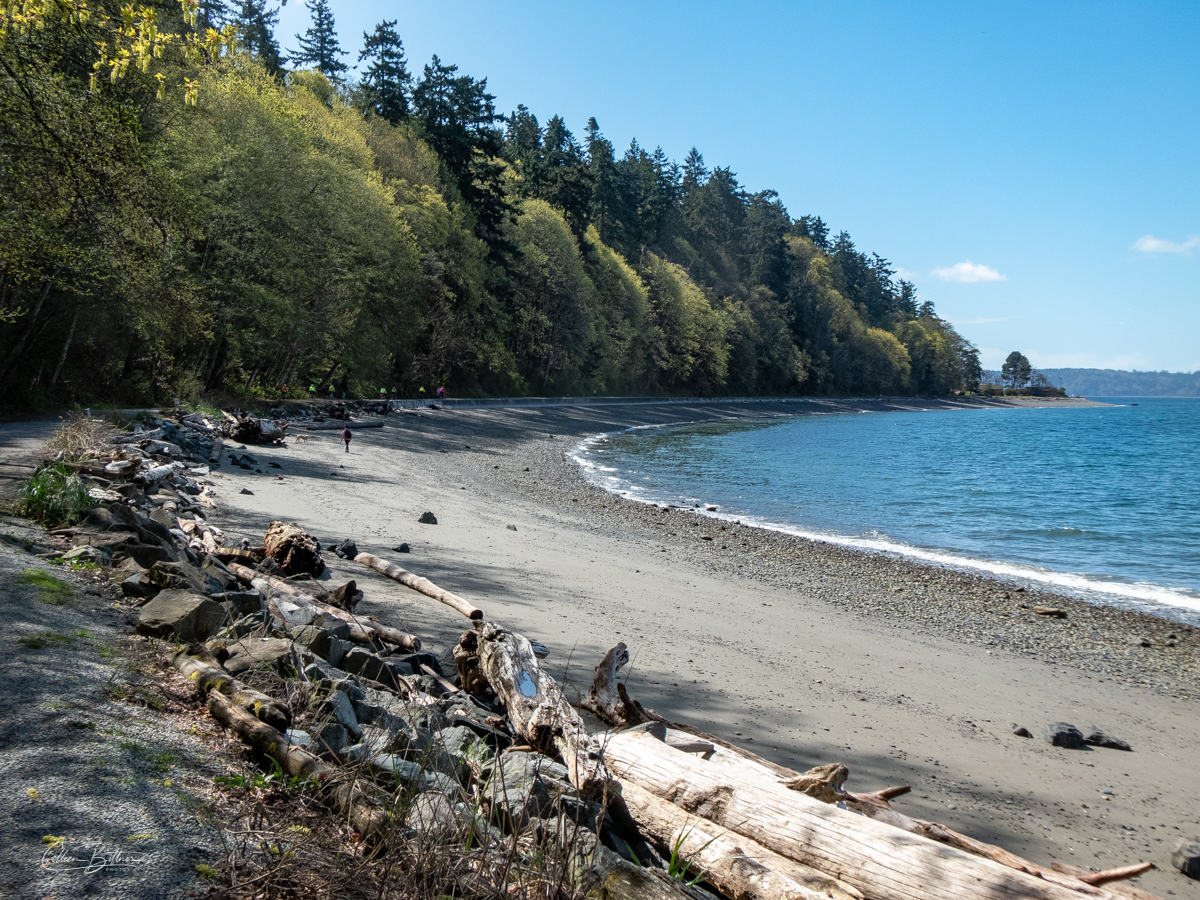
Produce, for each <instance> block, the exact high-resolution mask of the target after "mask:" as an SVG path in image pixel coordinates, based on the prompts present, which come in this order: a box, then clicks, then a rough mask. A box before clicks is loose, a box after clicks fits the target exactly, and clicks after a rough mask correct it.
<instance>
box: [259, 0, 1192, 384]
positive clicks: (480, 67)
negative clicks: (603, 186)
mask: <svg viewBox="0 0 1200 900" xmlns="http://www.w3.org/2000/svg"><path fill="white" fill-rule="evenodd" d="M330 5H331V7H332V9H333V11H334V15H335V17H336V21H337V27H338V32H339V34H340V36H341V41H342V46H343V47H346V48H347V49H349V50H351V51H352V56H350V57H348V59H347V61H348V62H350V63H352V64H353V63H354V62H355V61H356V60H357V55H358V50H359V48H360V47H361V43H362V33H363V31H364V30H368V29H373V28H374V25H375V23H376V22H378V21H380V20H381V19H384V18H387V19H398V20H399V24H398V26H397V27H398V29H399V31H400V34H401V36H402V37H403V39H404V43H405V48H406V50H407V53H408V57H409V62H410V68H411V69H413V70H414V71H415V72H418V73H419V71H420V69H421V67H422V66H423V65H424V64H425V63H426V62H428V60H429V57H430V56H431V54H433V53H437V54H438V55H439V56H440V57H441V58H442V60H443V62H446V63H454V64H457V65H458V66H459V67H460V69H461V70H462V71H463V72H466V73H469V74H471V75H473V76H475V77H484V76H486V77H487V78H488V87H489V89H490V90H491V91H492V93H494V94H495V95H496V97H497V105H498V106H499V108H500V109H501V110H502V111H504V112H509V111H511V110H512V109H513V108H515V107H516V105H517V104H518V103H524V104H525V105H526V106H528V107H529V108H530V109H531V110H532V111H533V112H534V113H535V114H536V115H537V116H538V118H539V119H541V120H542V121H545V120H546V119H548V118H549V117H550V116H551V115H553V114H555V113H558V114H560V115H562V116H563V117H564V118H565V119H566V120H567V124H568V125H569V127H571V128H572V130H574V131H575V133H576V134H577V135H579V134H581V133H582V131H583V127H584V124H585V123H586V121H587V118H588V116H593V115H594V116H595V117H596V118H597V120H598V121H599V123H600V126H601V129H602V130H603V132H604V133H605V135H606V136H607V137H608V138H609V139H610V140H612V141H613V143H614V144H615V145H616V146H617V147H618V148H623V147H625V146H627V145H628V143H629V140H630V139H631V138H633V137H636V138H637V139H638V140H639V141H640V142H641V143H642V144H643V145H646V146H649V147H654V146H662V148H663V149H664V150H665V151H666V152H667V154H668V155H669V156H671V157H673V158H675V159H677V160H682V159H683V157H684V155H685V154H686V153H687V151H688V150H689V148H691V147H692V146H693V145H694V146H696V147H697V148H699V150H700V151H701V152H702V153H703V154H704V158H705V161H706V162H707V163H708V165H709V166H710V167H711V166H713V165H721V166H729V167H731V168H732V169H733V170H734V171H735V172H736V173H737V174H738V177H739V179H740V180H741V182H742V184H743V185H744V186H746V187H747V188H749V189H751V190H760V189H764V188H774V189H775V190H777V191H778V192H779V194H780V197H781V198H782V200H783V202H784V204H785V205H786V206H787V208H788V210H789V211H790V212H791V213H792V215H793V216H799V215H802V214H805V213H815V214H817V215H820V216H822V217H823V218H824V219H825V220H826V221H827V222H828V223H829V224H830V225H831V226H832V227H833V229H834V230H835V231H836V230H840V229H843V228H844V229H846V230H847V231H849V232H850V234H851V235H852V236H853V237H854V239H855V241H856V243H857V244H858V246H859V247H860V248H861V249H863V250H867V251H876V252H878V253H879V254H881V255H882V256H884V257H886V258H887V259H889V260H891V261H892V263H893V264H894V265H895V266H896V267H898V268H900V269H902V270H903V273H904V275H905V276H906V277H908V278H910V279H911V280H912V281H914V282H915V283H916V284H917V287H918V289H919V291H920V294H921V297H922V298H923V299H929V300H932V301H934V303H935V304H936V305H937V308H938V311H939V313H940V314H941V315H943V316H944V317H946V318H948V319H950V320H951V321H952V322H954V323H955V325H956V326H957V327H958V328H959V330H960V331H961V332H962V333H963V334H965V335H966V336H967V337H968V338H970V339H971V340H972V341H973V342H975V343H976V344H977V345H978V346H979V347H980V349H981V350H982V351H983V360H984V364H985V365H987V366H990V367H993V368H996V367H998V366H999V363H1000V361H1001V360H1002V359H1003V357H1004V356H1005V355H1007V353H1008V352H1009V351H1010V350H1013V349H1018V350H1021V351H1022V352H1024V353H1026V354H1027V355H1028V356H1029V358H1030V359H1031V360H1032V361H1033V363H1034V365H1040V366H1044V367H1052V366H1099V367H1115V368H1137V369H1168V370H1172V371H1195V370H1200V340H1198V339H1197V336H1198V335H1200V202H1198V201H1200V115H1198V113H1200V50H1198V49H1197V47H1200V3H1196V2H1194V0H1193V2H1190V3H1139V4H1132V3H1124V4H1117V3H1107V2H1099V0H1096V2H1086V3H1082V2H1081V3H1047V2H1040V3H1019V2H1004V3H985V2H972V3H962V2H959V3H930V2H907V3H900V2H894V3H853V2H841V3H828V2H824V3H807V2H781V3H745V2H743V3H737V4H734V3H722V4H718V3H712V2H704V0H693V2H689V3H655V2H642V3H632V2H609V3H605V4H575V3H562V2H517V3H512V4H504V5H499V4H492V3H482V2H475V0H442V2H438V3H422V4H417V3H407V2H356V3H350V2H345V0H331V4H330ZM307 25H308V12H307V10H306V9H305V8H304V6H303V5H302V3H300V2H299V0H291V2H290V3H288V5H287V6H286V7H284V9H283V10H282V14H281V17H280V25H279V28H278V36H279V38H280V42H281V43H282V44H283V46H284V47H285V48H287V47H295V46H296V41H295V39H294V38H293V37H292V35H293V34H295V33H296V32H297V31H302V30H303V29H304V28H305V27H307Z"/></svg>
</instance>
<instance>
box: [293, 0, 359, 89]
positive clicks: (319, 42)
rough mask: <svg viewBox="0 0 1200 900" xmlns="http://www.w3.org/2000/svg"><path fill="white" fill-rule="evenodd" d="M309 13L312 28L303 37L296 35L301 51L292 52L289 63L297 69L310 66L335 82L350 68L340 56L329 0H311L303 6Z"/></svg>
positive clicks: (340, 49) (340, 51) (341, 53)
mask: <svg viewBox="0 0 1200 900" xmlns="http://www.w3.org/2000/svg"><path fill="white" fill-rule="evenodd" d="M304 5H305V6H307V7H308V11H309V12H310V13H312V25H310V26H309V27H308V30H307V31H305V32H304V34H303V35H300V34H298V35H296V40H297V41H299V42H300V49H299V50H298V51H295V52H293V53H292V62H293V63H295V64H296V65H297V67H299V66H301V65H303V64H305V63H310V64H311V65H312V66H313V67H314V68H316V69H319V70H320V71H321V73H322V74H323V75H324V76H325V77H326V78H332V79H335V80H336V79H337V78H339V77H340V76H341V74H342V73H343V72H345V71H347V69H348V68H349V67H348V66H347V65H346V64H345V63H344V62H342V61H341V59H339V57H342V56H345V55H346V51H345V50H343V49H342V48H341V45H340V44H338V37H337V32H336V31H335V30H334V27H333V10H331V9H330V8H329V0H310V2H308V3H305V4H304Z"/></svg>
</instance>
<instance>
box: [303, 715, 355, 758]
mask: <svg viewBox="0 0 1200 900" xmlns="http://www.w3.org/2000/svg"><path fill="white" fill-rule="evenodd" d="M349 746H350V740H349V736H348V733H347V731H346V729H345V727H344V726H342V725H339V724H338V723H337V722H327V723H326V724H324V725H322V726H321V727H320V728H318V729H316V730H315V731H314V733H313V745H312V746H311V747H310V748H309V750H311V751H313V752H315V753H316V754H317V756H320V757H322V758H323V759H329V758H330V757H332V756H340V755H341V754H343V753H345V752H346V748H347V747H349Z"/></svg>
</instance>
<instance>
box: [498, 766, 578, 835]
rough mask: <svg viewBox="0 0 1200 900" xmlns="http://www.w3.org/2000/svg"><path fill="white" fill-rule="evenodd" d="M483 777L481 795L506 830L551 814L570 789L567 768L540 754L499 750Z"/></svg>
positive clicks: (523, 825)
mask: <svg viewBox="0 0 1200 900" xmlns="http://www.w3.org/2000/svg"><path fill="white" fill-rule="evenodd" d="M484 776H485V778H486V781H485V782H484V787H483V796H484V798H485V800H486V802H487V803H488V804H489V805H490V806H491V809H492V815H493V817H494V818H495V819H496V820H497V822H498V823H499V824H500V825H501V826H502V827H503V828H505V829H506V830H508V831H512V830H514V829H519V828H524V827H525V825H527V824H528V822H529V820H530V819H540V818H545V817H548V816H552V815H553V814H554V812H555V804H556V802H557V801H558V799H559V798H560V797H562V796H563V795H564V794H569V793H571V792H572V790H573V789H572V787H571V783H570V781H569V780H568V779H567V769H566V767H565V766H562V765H559V764H558V763H556V762H554V761H553V760H550V759H547V758H546V757H545V756H542V755H541V754H540V753H502V754H500V755H499V756H498V757H496V758H495V759H494V760H493V761H492V762H491V764H490V765H488V766H486V767H485V769H484Z"/></svg>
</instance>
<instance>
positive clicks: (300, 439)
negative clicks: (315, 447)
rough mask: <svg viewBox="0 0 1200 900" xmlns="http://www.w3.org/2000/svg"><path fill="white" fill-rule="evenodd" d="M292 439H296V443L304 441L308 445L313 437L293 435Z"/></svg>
mask: <svg viewBox="0 0 1200 900" xmlns="http://www.w3.org/2000/svg"><path fill="white" fill-rule="evenodd" d="M292 437H294V438H295V439H296V443H300V441H304V443H306V444H307V443H308V439H309V438H310V437H312V435H309V434H294V435H292Z"/></svg>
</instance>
